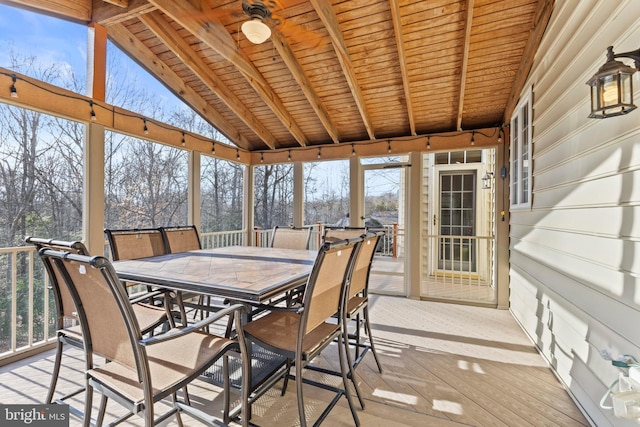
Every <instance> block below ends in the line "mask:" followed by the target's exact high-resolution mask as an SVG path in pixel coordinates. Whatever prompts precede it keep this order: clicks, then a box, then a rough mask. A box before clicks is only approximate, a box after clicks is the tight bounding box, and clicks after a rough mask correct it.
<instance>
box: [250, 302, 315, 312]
mask: <svg viewBox="0 0 640 427" xmlns="http://www.w3.org/2000/svg"><path fill="white" fill-rule="evenodd" d="M251 307H255V308H256V309H257V310H260V311H285V312H291V313H296V314H300V313H302V312H303V311H304V307H303V306H301V305H297V306H291V307H282V306H279V305H270V304H251Z"/></svg>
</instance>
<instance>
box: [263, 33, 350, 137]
mask: <svg viewBox="0 0 640 427" xmlns="http://www.w3.org/2000/svg"><path fill="white" fill-rule="evenodd" d="M271 42H272V43H273V45H274V46H275V48H276V50H277V51H278V54H279V55H280V57H281V58H282V60H283V61H284V63H285V65H286V66H287V68H288V69H289V71H290V72H291V74H292V75H293V78H294V79H295V81H296V82H297V83H298V85H299V86H300V89H302V92H303V93H304V95H305V96H306V97H307V100H308V101H309V104H310V105H311V107H312V108H313V111H314V112H315V113H316V115H317V116H318V118H319V119H320V122H321V123H322V125H323V126H324V129H325V130H326V131H327V133H328V134H329V137H330V138H331V140H332V141H333V142H334V143H338V142H340V137H339V135H338V131H337V130H336V128H335V126H334V125H333V123H332V122H331V119H330V118H329V114H328V113H327V110H325V108H324V106H323V105H322V101H321V100H320V98H318V95H317V94H316V92H315V90H314V89H313V86H312V85H311V82H310V81H309V79H308V78H307V76H306V75H305V73H304V71H303V70H302V67H301V66H300V63H299V62H298V60H297V59H296V58H295V55H294V54H293V51H292V50H291V47H290V46H289V45H288V44H287V43H286V42H285V40H284V39H283V37H282V36H281V35H280V33H279V32H278V31H273V32H272V33H271Z"/></svg>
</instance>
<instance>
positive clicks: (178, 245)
mask: <svg viewBox="0 0 640 427" xmlns="http://www.w3.org/2000/svg"><path fill="white" fill-rule="evenodd" d="M160 231H161V233H162V237H163V239H164V243H165V250H166V251H167V253H168V254H175V253H178V252H186V251H194V250H197V249H202V244H201V243H200V235H199V234H198V229H197V228H196V226H195V225H182V226H180V225H179V226H172V227H160Z"/></svg>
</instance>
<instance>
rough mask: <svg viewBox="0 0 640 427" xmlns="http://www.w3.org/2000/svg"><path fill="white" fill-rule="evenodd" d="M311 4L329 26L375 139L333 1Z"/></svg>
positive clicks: (334, 46) (340, 58)
mask: <svg viewBox="0 0 640 427" xmlns="http://www.w3.org/2000/svg"><path fill="white" fill-rule="evenodd" d="M311 4H312V5H313V7H314V9H315V10H316V12H317V13H318V15H319V16H320V19H321V20H322V22H323V23H324V26H325V27H326V28H327V31H328V32H329V37H330V39H331V44H332V45H333V48H334V50H335V51H336V55H337V57H338V61H339V62H340V65H341V66H342V71H343V73H344V76H345V77H346V79H347V84H348V85H349V89H350V90H351V94H352V95H353V99H354V101H355V103H356V105H357V107H358V111H359V112H360V117H361V119H362V122H363V123H364V127H365V129H366V130H367V134H368V135H369V139H375V133H374V130H373V125H372V123H371V119H370V117H369V113H368V112H367V107H366V105H365V100H364V96H363V95H362V92H361V91H360V87H359V86H358V81H357V78H356V75H355V72H354V70H353V67H352V65H351V59H350V58H349V52H348V51H347V47H346V45H345V42H344V38H343V37H342V32H341V31H340V28H339V24H338V18H337V17H336V15H335V13H334V12H333V9H332V7H331V3H329V2H328V1H323V0H311Z"/></svg>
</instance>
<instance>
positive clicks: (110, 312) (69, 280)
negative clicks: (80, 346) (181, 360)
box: [40, 249, 142, 369]
mask: <svg viewBox="0 0 640 427" xmlns="http://www.w3.org/2000/svg"><path fill="white" fill-rule="evenodd" d="M40 256H41V257H42V258H43V259H48V260H49V262H51V263H52V264H53V265H55V266H57V268H58V269H59V270H60V271H61V272H62V275H63V277H64V279H65V283H66V285H67V286H68V287H69V292H70V293H71V296H72V297H73V300H74V302H75V305H76V307H77V308H78V319H79V321H80V326H81V328H82V335H83V338H84V343H85V351H86V353H87V357H88V361H89V362H90V363H92V360H91V358H92V354H93V353H98V354H100V355H101V356H104V357H105V358H106V359H107V360H111V361H117V362H119V363H121V364H123V365H125V366H129V367H131V368H133V369H137V368H138V365H137V363H136V362H137V361H139V360H141V354H140V350H139V349H138V348H137V346H136V345H133V343H134V342H137V341H139V340H140V339H142V333H141V332H140V326H139V324H138V321H137V318H136V316H135V314H134V312H133V308H132V305H131V304H130V303H129V297H128V295H127V291H126V290H125V288H124V286H123V285H122V283H121V282H120V280H119V279H118V276H117V275H116V273H115V271H114V269H113V267H112V266H111V263H110V262H109V260H108V259H106V258H104V257H102V256H94V257H90V256H86V255H75V254H70V253H69V252H66V251H55V250H52V249H42V250H41V251H40Z"/></svg>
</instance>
